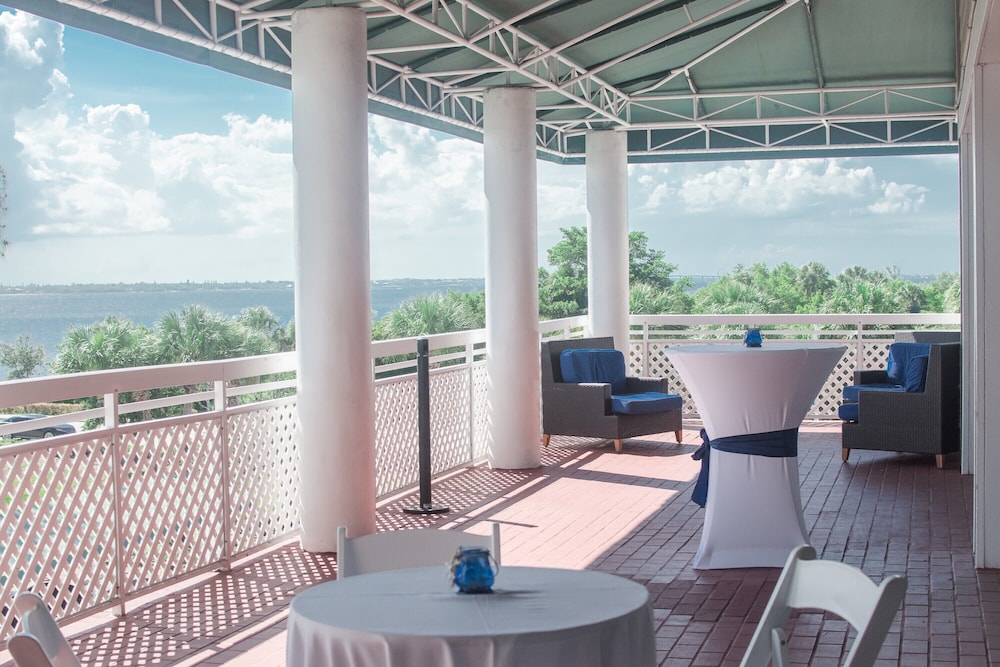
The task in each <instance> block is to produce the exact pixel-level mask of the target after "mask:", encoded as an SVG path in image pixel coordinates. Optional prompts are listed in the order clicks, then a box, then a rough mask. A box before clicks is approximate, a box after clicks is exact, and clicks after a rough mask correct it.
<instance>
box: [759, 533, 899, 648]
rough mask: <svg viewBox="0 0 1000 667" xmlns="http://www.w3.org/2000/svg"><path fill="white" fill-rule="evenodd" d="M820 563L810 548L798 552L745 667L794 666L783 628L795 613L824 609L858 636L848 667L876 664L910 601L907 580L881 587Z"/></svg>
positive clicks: (852, 570)
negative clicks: (900, 612) (895, 621)
mask: <svg viewBox="0 0 1000 667" xmlns="http://www.w3.org/2000/svg"><path fill="white" fill-rule="evenodd" d="M815 558H816V551H815V550H814V549H813V548H812V547H810V546H806V545H803V546H800V547H798V548H796V549H795V550H794V551H792V553H791V555H790V556H789V557H788V562H786V563H785V569H784V570H783V571H782V573H781V577H780V578H779V579H778V583H777V585H776V586H775V587H774V592H773V593H772V594H771V599H770V600H769V601H768V603H767V608H765V609H764V615H763V617H762V618H761V619H760V624H759V625H758V626H757V630H756V632H754V635H753V639H751V640H750V646H749V648H748V649H747V652H746V654H744V656H743V662H741V663H740V666H741V667H765V666H766V665H767V664H768V661H769V660H772V659H773V664H774V665H775V667H780V666H782V665H787V664H789V663H788V653H787V650H788V649H787V642H786V641H785V636H784V631H783V630H782V628H783V626H784V625H785V622H786V621H787V620H788V617H789V615H790V614H791V611H792V609H821V610H824V611H829V612H832V613H834V614H836V615H837V616H840V617H841V618H843V619H844V620H845V621H847V622H848V623H850V624H851V626H852V627H853V628H854V630H855V631H856V632H857V636H856V637H855V639H854V644H853V645H852V646H851V650H850V653H848V655H847V659H846V660H845V661H844V665H845V667H866V666H870V665H872V664H874V663H875V660H876V658H878V653H879V650H880V649H881V648H882V642H883V641H885V635H886V633H888V631H889V626H891V625H892V620H893V619H894V618H895V617H896V612H897V611H898V610H899V606H900V605H901V604H902V602H903V596H904V595H906V579H905V578H904V577H900V576H895V575H893V576H889V577H886V578H885V579H884V580H883V581H882V583H881V584H879V585H877V586H876V585H875V583H874V582H873V581H872V580H871V579H869V578H868V577H867V576H866V575H865V573H864V572H862V571H861V570H859V569H857V568H856V567H853V566H851V565H847V564H846V563H839V562H836V561H829V560H815Z"/></svg>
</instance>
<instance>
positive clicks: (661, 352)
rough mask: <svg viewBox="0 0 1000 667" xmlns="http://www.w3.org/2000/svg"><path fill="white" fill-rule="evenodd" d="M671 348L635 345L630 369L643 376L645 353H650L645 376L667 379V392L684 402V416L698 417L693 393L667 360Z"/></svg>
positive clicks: (660, 345)
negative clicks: (692, 396) (634, 369)
mask: <svg viewBox="0 0 1000 667" xmlns="http://www.w3.org/2000/svg"><path fill="white" fill-rule="evenodd" d="M669 348H670V346H669V345H667V344H666V343H659V342H655V343H654V342H649V343H644V344H639V345H633V346H632V355H633V356H632V360H631V363H630V367H633V368H637V369H639V370H637V371H636V374H642V372H641V371H642V368H643V367H644V366H646V364H644V363H643V359H642V355H643V351H644V350H646V351H648V354H649V360H648V362H647V363H648V366H647V371H646V372H645V373H644V375H645V376H646V377H653V378H666V379H667V391H668V392H670V393H671V394H677V395H678V396H680V397H681V399H682V400H683V401H684V412H683V414H684V415H685V416H688V417H690V416H697V415H698V408H697V406H696V405H695V404H694V399H692V398H691V392H689V391H688V389H687V387H686V386H684V381H683V380H681V376H680V373H678V372H677V369H676V368H674V365H673V364H672V363H670V360H669V359H668V358H667V350H668V349H669Z"/></svg>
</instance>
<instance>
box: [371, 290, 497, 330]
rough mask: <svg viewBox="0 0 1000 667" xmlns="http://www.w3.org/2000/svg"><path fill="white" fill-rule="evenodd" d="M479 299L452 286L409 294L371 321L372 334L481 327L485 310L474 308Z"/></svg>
mask: <svg viewBox="0 0 1000 667" xmlns="http://www.w3.org/2000/svg"><path fill="white" fill-rule="evenodd" d="M481 301H482V300H481V299H478V298H476V297H468V296H466V295H465V294H463V293H461V292H456V291H454V290H452V291H449V292H448V293H447V294H441V293H440V292H434V293H433V294H428V295H425V296H417V297H412V298H410V299H407V300H406V301H404V302H403V303H401V304H400V305H399V307H398V308H396V309H395V310H392V311H389V312H388V313H386V314H385V316H383V317H382V319H380V320H379V321H378V322H376V323H375V325H374V326H373V327H372V338H373V339H375V340H386V339H390V338H411V337H414V336H429V335H432V334H438V333H448V332H450V331H465V330H466V329H478V328H481V327H482V326H484V324H485V322H484V319H485V314H484V312H482V311H477V310H476V306H477V305H478V304H479V303H480V302H481Z"/></svg>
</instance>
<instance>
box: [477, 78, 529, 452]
mask: <svg viewBox="0 0 1000 667" xmlns="http://www.w3.org/2000/svg"><path fill="white" fill-rule="evenodd" d="M483 173H484V178H485V182H486V183H485V187H486V375H487V387H486V402H487V411H488V414H487V426H486V445H487V456H488V459H489V463H490V466H492V467H494V468H534V467H537V466H538V465H540V464H541V421H540V405H541V386H540V385H541V367H540V362H539V333H538V331H539V330H538V221H537V209H538V204H537V179H536V166H535V92H534V91H533V90H531V89H530V88H513V87H512V88H494V89H491V90H487V91H486V94H485V96H484V101H483Z"/></svg>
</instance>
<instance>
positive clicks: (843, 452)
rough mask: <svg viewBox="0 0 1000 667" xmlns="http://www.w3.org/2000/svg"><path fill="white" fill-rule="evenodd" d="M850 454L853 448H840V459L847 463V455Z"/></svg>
mask: <svg viewBox="0 0 1000 667" xmlns="http://www.w3.org/2000/svg"><path fill="white" fill-rule="evenodd" d="M850 455H851V450H849V449H848V448H847V447H844V448H843V449H841V450H840V459H841V460H842V461H843V462H844V463H847V457H848V456H850Z"/></svg>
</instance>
